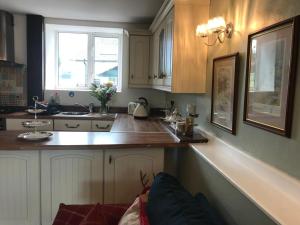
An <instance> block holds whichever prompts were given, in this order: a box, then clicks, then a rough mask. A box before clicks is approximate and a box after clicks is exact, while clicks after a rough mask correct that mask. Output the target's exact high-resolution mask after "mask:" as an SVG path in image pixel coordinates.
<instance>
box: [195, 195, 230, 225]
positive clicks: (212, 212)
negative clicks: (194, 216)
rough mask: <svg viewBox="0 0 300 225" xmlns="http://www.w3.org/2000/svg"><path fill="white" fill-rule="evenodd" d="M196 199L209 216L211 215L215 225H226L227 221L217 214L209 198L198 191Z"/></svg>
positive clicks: (210, 217)
mask: <svg viewBox="0 0 300 225" xmlns="http://www.w3.org/2000/svg"><path fill="white" fill-rule="evenodd" d="M195 199H196V201H197V202H198V204H199V205H200V207H201V208H202V210H204V211H205V213H206V214H207V216H208V217H209V219H210V221H211V222H212V224H213V225H224V224H225V223H224V222H223V220H222V219H221V218H220V217H219V216H218V215H217V213H216V212H215V210H214V209H213V208H212V207H211V206H210V204H209V202H208V200H207V198H206V197H205V195H204V194H202V193H198V194H196V195H195Z"/></svg>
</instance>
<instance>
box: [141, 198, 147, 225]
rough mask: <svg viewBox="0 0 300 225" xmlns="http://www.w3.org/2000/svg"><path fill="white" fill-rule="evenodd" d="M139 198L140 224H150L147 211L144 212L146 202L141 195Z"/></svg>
mask: <svg viewBox="0 0 300 225" xmlns="http://www.w3.org/2000/svg"><path fill="white" fill-rule="evenodd" d="M139 200H140V223H141V225H150V224H149V220H148V216H147V212H146V205H147V202H145V201H144V200H143V198H141V197H140V198H139Z"/></svg>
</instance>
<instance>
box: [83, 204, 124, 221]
mask: <svg viewBox="0 0 300 225" xmlns="http://www.w3.org/2000/svg"><path fill="white" fill-rule="evenodd" d="M128 207H129V206H128V205H100V204H97V205H95V207H94V208H93V209H92V210H91V211H90V212H89V214H88V215H87V216H86V217H85V218H84V220H83V221H82V222H81V223H80V225H118V222H119V220H120V219H121V217H122V216H123V214H124V213H125V212H126V210H127V209H128Z"/></svg>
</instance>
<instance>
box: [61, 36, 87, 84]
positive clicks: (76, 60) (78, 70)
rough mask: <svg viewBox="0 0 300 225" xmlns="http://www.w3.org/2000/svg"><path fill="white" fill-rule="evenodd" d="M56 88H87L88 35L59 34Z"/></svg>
mask: <svg viewBox="0 0 300 225" xmlns="http://www.w3.org/2000/svg"><path fill="white" fill-rule="evenodd" d="M58 48H59V49H58V52H59V56H58V57H59V58H58V60H59V61H58V74H59V76H58V86H59V87H60V88H75V87H86V86H87V58H88V34H76V33H59V36H58Z"/></svg>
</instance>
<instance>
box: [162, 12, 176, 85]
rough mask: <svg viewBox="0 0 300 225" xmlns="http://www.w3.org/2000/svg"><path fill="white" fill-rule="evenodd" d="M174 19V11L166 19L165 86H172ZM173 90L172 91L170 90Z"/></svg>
mask: <svg viewBox="0 0 300 225" xmlns="http://www.w3.org/2000/svg"><path fill="white" fill-rule="evenodd" d="M173 18H174V11H171V12H170V13H169V14H168V15H167V17H166V19H165V40H164V41H165V45H164V51H165V54H164V57H165V58H164V86H166V87H170V88H171V85H172V69H173V65H172V64H173ZM170 90H171V89H170Z"/></svg>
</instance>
